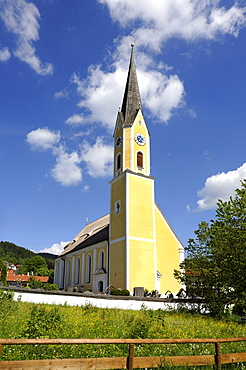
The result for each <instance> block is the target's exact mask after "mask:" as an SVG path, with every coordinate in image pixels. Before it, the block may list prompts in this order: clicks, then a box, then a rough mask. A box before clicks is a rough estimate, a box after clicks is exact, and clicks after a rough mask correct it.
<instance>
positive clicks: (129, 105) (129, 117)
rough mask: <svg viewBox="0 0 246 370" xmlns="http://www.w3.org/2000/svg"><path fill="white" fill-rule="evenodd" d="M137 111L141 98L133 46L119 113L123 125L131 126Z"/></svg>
mask: <svg viewBox="0 0 246 370" xmlns="http://www.w3.org/2000/svg"><path fill="white" fill-rule="evenodd" d="M139 109H142V103H141V97H140V92H139V87H138V80H137V73H136V67H135V62H134V45H132V53H131V59H130V64H129V70H128V77H127V82H126V88H125V93H124V98H123V102H122V107H121V112H122V113H123V116H124V121H125V123H124V125H126V126H128V125H132V124H133V121H134V119H135V117H136V114H137V112H138V110H139Z"/></svg>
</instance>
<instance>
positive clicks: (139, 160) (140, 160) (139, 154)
mask: <svg viewBox="0 0 246 370" xmlns="http://www.w3.org/2000/svg"><path fill="white" fill-rule="evenodd" d="M137 166H138V167H141V168H143V153H142V152H137Z"/></svg>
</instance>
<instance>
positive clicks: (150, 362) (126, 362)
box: [0, 337, 246, 370]
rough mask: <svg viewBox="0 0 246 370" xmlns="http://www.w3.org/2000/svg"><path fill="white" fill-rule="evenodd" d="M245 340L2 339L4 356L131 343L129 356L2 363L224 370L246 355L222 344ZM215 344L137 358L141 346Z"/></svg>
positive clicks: (42, 367) (36, 367) (39, 369)
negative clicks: (42, 348)
mask: <svg viewBox="0 0 246 370" xmlns="http://www.w3.org/2000/svg"><path fill="white" fill-rule="evenodd" d="M245 341H246V337H242V338H219V339H0V355H1V352H2V346H5V345H38V344H42V345H48V344H52V345H54V344H56V345H57V344H61V345H66V344H70V345H71V344H81V345H83V344H104V345H108V344H128V346H129V353H128V357H103V358H76V359H72V358H69V359H53V360H21V361H0V369H4V370H13V369H14V370H26V369H28V370H60V369H66V370H70V369H73V370H74V369H80V370H87V369H90V370H91V369H97V370H104V369H129V370H132V369H137V368H153V367H161V366H172V367H173V366H199V365H215V368H216V369H221V365H222V364H228V363H236V362H243V361H246V352H241V353H226V354H221V351H220V349H221V343H228V342H245ZM187 343H214V345H215V350H214V354H211V355H199V356H157V357H134V345H139V344H141V345H142V344H187Z"/></svg>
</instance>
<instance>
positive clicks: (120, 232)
mask: <svg viewBox="0 0 246 370" xmlns="http://www.w3.org/2000/svg"><path fill="white" fill-rule="evenodd" d="M125 181H126V177H125V175H124V174H123V175H122V177H120V178H116V181H114V182H113V183H112V184H111V206H110V225H111V227H110V240H111V241H113V240H115V239H118V238H121V237H123V236H125V218H126V213H125V210H126V199H125ZM118 200H120V204H121V206H120V212H119V213H115V202H117V201H118Z"/></svg>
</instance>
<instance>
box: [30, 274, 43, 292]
mask: <svg viewBox="0 0 246 370" xmlns="http://www.w3.org/2000/svg"><path fill="white" fill-rule="evenodd" d="M28 285H29V287H30V288H31V289H38V288H42V287H43V283H42V282H41V281H40V280H38V279H37V278H36V277H35V276H31V277H30V278H29V280H28Z"/></svg>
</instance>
